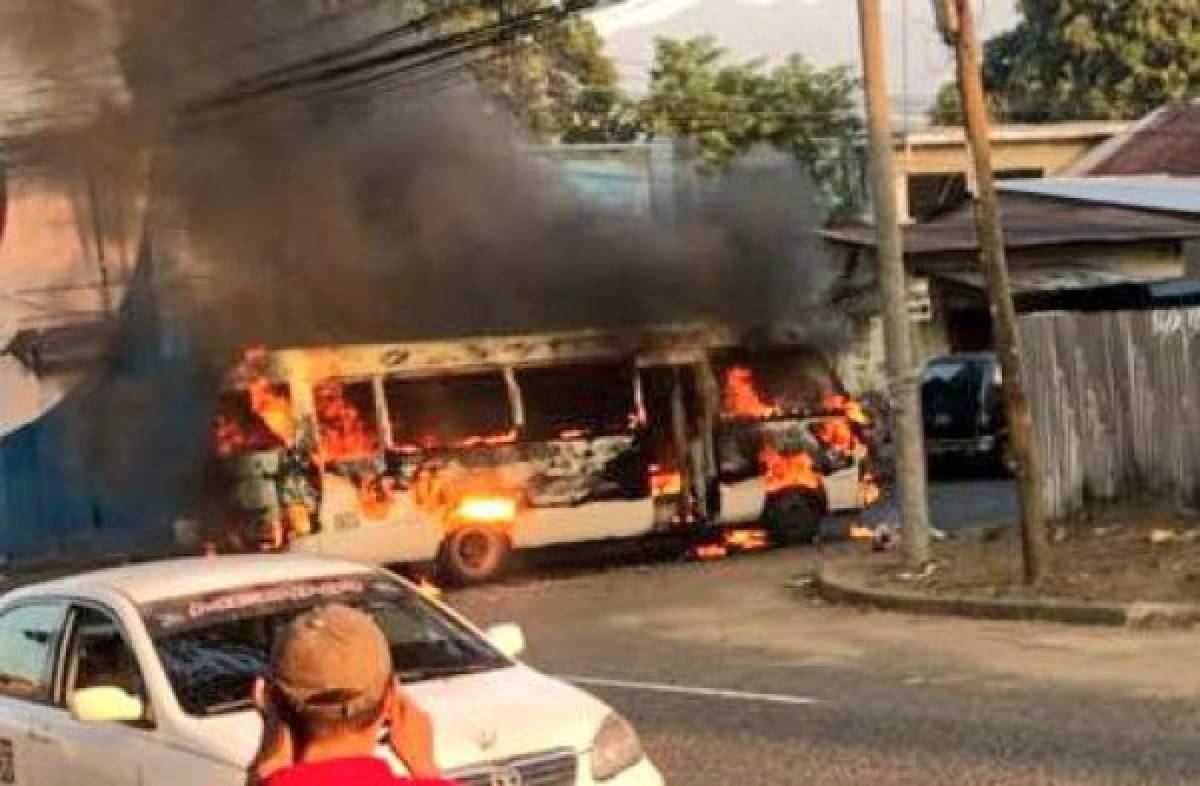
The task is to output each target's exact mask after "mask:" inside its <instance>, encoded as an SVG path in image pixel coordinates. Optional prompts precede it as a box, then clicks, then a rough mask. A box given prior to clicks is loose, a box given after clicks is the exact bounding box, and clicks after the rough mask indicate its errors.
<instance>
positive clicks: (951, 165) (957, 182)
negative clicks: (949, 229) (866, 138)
mask: <svg viewBox="0 0 1200 786" xmlns="http://www.w3.org/2000/svg"><path fill="white" fill-rule="evenodd" d="M1128 130H1129V124H1128V123H1111V122H1081V123H1051V124H1044V125H999V126H996V127H995V128H993V129H992V155H993V161H994V166H995V169H996V176H997V177H998V178H1000V179H1009V178H1038V177H1050V176H1054V175H1061V174H1066V173H1069V172H1074V171H1075V168H1076V167H1078V166H1079V165H1080V162H1082V161H1084V160H1086V159H1087V158H1088V157H1089V156H1091V155H1092V154H1093V153H1094V151H1096V150H1097V149H1099V148H1101V147H1104V146H1105V145H1108V144H1109V143H1110V142H1112V140H1114V139H1117V138H1122V137H1123V136H1124V135H1125V134H1126V133H1127V132H1128ZM892 154H893V160H894V161H895V162H896V194H897V196H898V198H899V204H900V210H901V216H902V217H903V218H904V220H906V221H912V220H915V221H924V220H928V219H930V218H932V217H934V216H936V215H938V214H940V213H942V212H944V211H945V209H946V207H947V206H949V207H953V206H954V205H956V204H958V202H959V201H961V200H962V199H963V198H965V196H966V194H967V186H968V175H967V173H968V172H969V171H970V164H969V153H968V151H967V145H966V139H965V137H964V134H963V130H962V129H961V128H958V127H930V128H924V129H920V130H915V131H900V132H897V133H896V134H894V135H893V137H892Z"/></svg>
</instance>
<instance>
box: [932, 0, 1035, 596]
mask: <svg viewBox="0 0 1200 786" xmlns="http://www.w3.org/2000/svg"><path fill="white" fill-rule="evenodd" d="M934 10H935V12H936V15H937V20H938V26H939V29H940V32H941V34H942V37H943V38H944V39H945V40H946V42H947V43H948V44H950V45H952V46H953V47H954V49H955V53H956V54H957V56H958V88H959V92H960V93H961V95H962V113H963V123H964V125H965V127H966V135H967V142H968V145H969V146H970V151H971V162H972V166H973V167H974V170H975V171H974V174H975V184H976V186H975V193H974V196H973V199H974V202H975V223H976V226H977V231H978V235H979V248H980V252H981V254H980V256H981V259H982V261H983V269H984V273H985V274H986V276H987V286H988V299H989V300H990V301H991V311H992V336H993V341H994V342H995V346H996V354H997V356H998V357H999V360H1000V368H1001V371H1002V372H1003V374H1004V405H1005V414H1006V415H1007V417H1008V439H1009V447H1010V448H1011V450H1012V455H1013V458H1014V459H1015V461H1016V465H1017V466H1016V470H1017V485H1018V488H1019V492H1020V498H1021V556H1022V562H1023V568H1024V578H1025V582H1026V583H1027V584H1034V583H1037V582H1038V581H1040V580H1041V579H1042V577H1043V575H1044V574H1045V570H1046V521H1045V517H1044V514H1043V511H1042V494H1041V478H1040V475H1039V474H1038V467H1039V463H1038V455H1037V444H1036V443H1035V442H1034V438H1033V414H1032V412H1031V410H1030V408H1029V398H1028V396H1026V394H1025V380H1024V376H1023V374H1022V370H1021V351H1020V346H1019V345H1018V336H1017V315H1016V309H1015V308H1014V307H1013V299H1012V288H1011V287H1010V285H1009V280H1008V262H1007V260H1006V259H1005V252H1004V229H1003V227H1002V226H1001V223H1000V207H999V205H998V203H997V201H996V180H995V175H994V173H993V171H992V147H991V130H990V127H989V126H990V121H989V120H988V112H987V103H986V98H985V96H984V92H983V73H982V57H981V53H980V48H979V38H978V33H977V31H976V29H975V14H974V11H973V10H972V8H971V1H970V0H934Z"/></svg>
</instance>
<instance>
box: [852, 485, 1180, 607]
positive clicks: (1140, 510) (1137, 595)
mask: <svg viewBox="0 0 1200 786" xmlns="http://www.w3.org/2000/svg"><path fill="white" fill-rule="evenodd" d="M1050 539H1051V546H1050V569H1049V570H1048V571H1047V577H1046V579H1045V581H1044V582H1043V583H1042V584H1041V585H1040V586H1039V587H1037V588H1029V587H1026V586H1024V585H1023V584H1022V583H1021V581H1020V552H1019V541H1018V538H1017V533H1016V531H1015V529H1009V528H1005V529H1004V530H1003V531H1000V530H984V531H981V532H976V533H971V534H969V535H966V536H964V537H960V538H953V539H950V540H947V541H944V542H941V543H937V544H935V545H934V559H935V562H936V565H935V566H934V568H933V569H932V571H931V572H928V574H927V575H921V576H914V575H913V574H911V573H909V572H906V571H904V570H903V569H902V568H900V567H898V566H897V563H896V561H895V560H887V559H882V560H877V561H873V562H872V564H871V567H870V571H869V579H868V583H869V585H870V586H873V587H876V588H890V589H906V590H910V591H922V592H933V593H937V594H946V595H975V596H982V597H1029V596H1034V595H1036V596H1039V597H1057V598H1070V599H1075V600H1089V601H1113V602H1126V601H1156V602H1196V603H1200V517H1197V516H1195V515H1191V516H1189V515H1185V514H1182V513H1179V512H1174V511H1165V510H1154V509H1153V508H1151V507H1149V506H1147V507H1137V506H1124V507H1120V508H1114V509H1108V510H1104V511H1101V512H1098V513H1095V514H1093V515H1092V516H1090V517H1088V519H1087V520H1079V521H1070V522H1060V523H1057V524H1054V525H1051V538H1050Z"/></svg>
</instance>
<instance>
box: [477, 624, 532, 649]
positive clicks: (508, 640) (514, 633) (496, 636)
mask: <svg viewBox="0 0 1200 786" xmlns="http://www.w3.org/2000/svg"><path fill="white" fill-rule="evenodd" d="M484 635H485V636H486V637H487V640H488V643H489V644H491V645H492V646H493V647H495V648H496V649H498V650H499V651H500V654H502V655H504V656H505V657H508V658H516V657H518V656H520V654H521V653H522V652H524V651H525V631H523V630H521V626H520V625H514V624H512V623H508V624H505V625H493V626H492V627H490V628H488V629H487V631H485V632H484Z"/></svg>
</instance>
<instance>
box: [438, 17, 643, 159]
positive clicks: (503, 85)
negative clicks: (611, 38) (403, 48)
mask: <svg viewBox="0 0 1200 786" xmlns="http://www.w3.org/2000/svg"><path fill="white" fill-rule="evenodd" d="M545 5H546V2H545V0H467V1H466V2H458V4H457V6H456V7H457V9H458V13H457V14H456V19H455V21H456V25H457V26H459V27H462V28H468V29H469V28H476V27H479V26H481V25H485V24H489V23H496V22H502V21H503V20H504V19H505V18H506V17H507V18H511V17H515V16H517V15H520V14H523V13H527V12H529V11H532V10H535V9H537V8H541V7H544V6H545ZM475 69H476V72H477V74H478V75H479V77H480V81H481V83H482V84H483V85H484V87H485V88H486V89H487V90H488V91H489V92H490V93H491V95H492V96H493V97H494V98H495V99H497V100H498V101H499V102H500V103H501V104H503V105H504V106H506V107H508V108H509V109H510V110H511V111H512V112H513V113H514V114H515V115H516V116H517V117H518V119H519V120H520V121H521V123H522V125H523V126H524V127H525V128H526V129H527V130H528V131H529V132H530V134H531V135H532V136H533V137H534V138H536V139H538V140H541V141H563V142H600V141H629V140H631V139H633V138H634V137H635V135H636V133H637V123H636V116H635V113H634V112H633V110H632V108H631V105H630V103H629V101H628V99H627V98H626V97H625V95H624V94H623V93H622V92H621V90H620V87H619V83H618V79H617V71H616V68H615V67H614V66H613V63H612V61H611V60H610V59H609V58H608V56H607V55H606V54H605V53H604V41H603V39H601V38H600V35H599V34H598V33H597V32H596V29H595V27H594V26H593V25H592V23H591V22H590V21H588V20H587V19H585V18H583V17H580V16H577V15H572V16H569V17H567V18H566V19H564V20H563V21H561V22H558V23H556V24H552V25H549V26H547V27H545V28H543V29H540V30H537V31H536V32H535V33H532V34H530V35H526V36H520V37H516V38H514V39H512V40H510V41H507V42H504V43H502V44H500V45H499V46H498V47H496V49H495V50H494V51H493V52H492V53H491V55H490V56H489V57H488V58H486V59H485V60H483V61H481V62H480V63H479V64H478V65H476V67H475Z"/></svg>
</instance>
